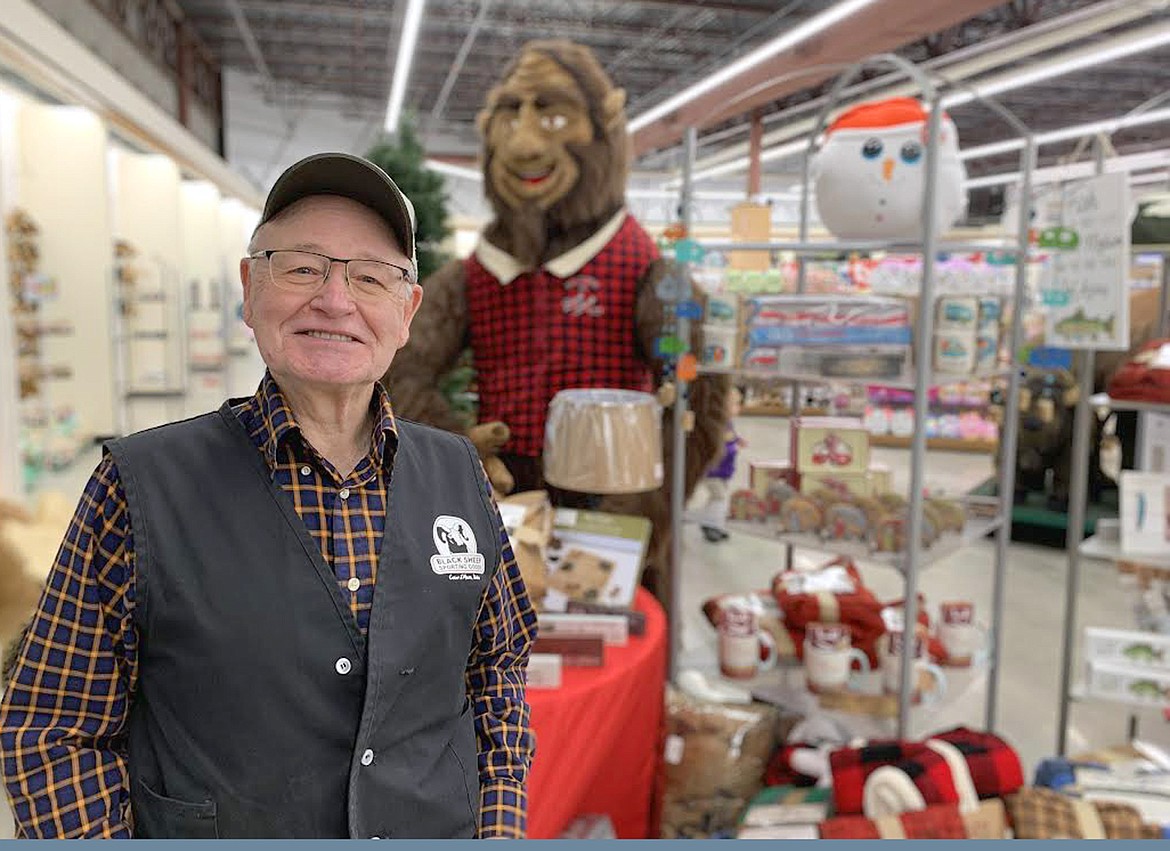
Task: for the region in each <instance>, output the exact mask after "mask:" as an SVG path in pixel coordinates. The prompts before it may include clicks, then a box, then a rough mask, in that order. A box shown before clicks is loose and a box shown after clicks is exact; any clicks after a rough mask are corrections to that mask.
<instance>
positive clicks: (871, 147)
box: [861, 139, 885, 160]
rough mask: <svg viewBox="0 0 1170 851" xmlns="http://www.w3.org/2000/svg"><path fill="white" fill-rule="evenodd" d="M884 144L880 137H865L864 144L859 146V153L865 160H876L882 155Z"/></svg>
mask: <svg viewBox="0 0 1170 851" xmlns="http://www.w3.org/2000/svg"><path fill="white" fill-rule="evenodd" d="M883 150H885V146H884V145H883V144H882V140H881V139H867V140H866V141H865V144H864V145H862V146H861V155H862V156H863V157H865V158H866V159H867V160H876V159H877V158H878V157H880V156H881V155H882V151H883Z"/></svg>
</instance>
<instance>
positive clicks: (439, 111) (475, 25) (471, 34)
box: [427, 0, 492, 127]
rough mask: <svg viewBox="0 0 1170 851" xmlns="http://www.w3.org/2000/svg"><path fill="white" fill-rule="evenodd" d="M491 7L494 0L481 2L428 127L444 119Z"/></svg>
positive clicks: (436, 101)
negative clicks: (457, 82) (449, 99)
mask: <svg viewBox="0 0 1170 851" xmlns="http://www.w3.org/2000/svg"><path fill="white" fill-rule="evenodd" d="M491 7H492V0H479V9H478V10H477V11H476V13H475V20H474V21H472V22H471V26H470V27H469V28H468V30H467V35H466V36H464V38H463V44H461V45H459V52H458V53H456V54H455V61H454V62H452V63H451V70H450V71H448V72H447V78H446V79H445V80H443V85H442V87H440V89H439V94H438V96H437V97H436V98H435V105H434V106H432V107H431V115H430V118H429V119H428V120H427V126H428V127H433V126H434V125H435V123H436V122H437V121H438V120H439V119H440V118H442V117H443V110H444V109H445V108H446V107H447V98H449V97H450V96H451V90H452V89H453V88H454V87H455V81H456V80H458V79H459V73H460V72H461V71H462V70H463V65H464V63H465V62H466V61H467V54H469V53H470V52H471V48H472V45H474V44H475V39H476V37H477V36H478V35H479V31H480V29H481V28H482V27H483V22H484V19H485V18H486V17H487V14H488V11H489V10H490V9H491Z"/></svg>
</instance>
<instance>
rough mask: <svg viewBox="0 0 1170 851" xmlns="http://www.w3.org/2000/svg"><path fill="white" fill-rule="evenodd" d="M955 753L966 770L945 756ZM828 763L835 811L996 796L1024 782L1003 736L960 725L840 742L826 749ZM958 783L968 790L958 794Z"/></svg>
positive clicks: (878, 810)
mask: <svg viewBox="0 0 1170 851" xmlns="http://www.w3.org/2000/svg"><path fill="white" fill-rule="evenodd" d="M938 742H942V743H943V744H942V745H941V746H940V745H938V744H937V743H938ZM948 746H949V747H948ZM956 752H957V754H958V756H956ZM959 757H961V759H962V761H963V762H965V764H966V769H967V771H966V773H964V772H962V770H961V769H962V766H961V765H960V766H958V768H959V769H960V770H959V774H958V776H956V771H955V767H953V766H952V764H951V762H950V761H948V759H950V760H956V759H958V758H959ZM829 765H830V768H831V769H832V772H833V809H834V812H836V813H838V814H839V815H860V814H862V813H864V814H866V815H868V816H875V815H887V814H897V813H899V812H903V811H906V810H913V809H920V808H921V806H922V805H930V804H958V803H961V802H963V799H964V797H974V798H977V799H980V800H986V799H988V798H999V797H1003V796H1004V795H1008V794H1011V793H1012V792H1015V791H1016V790H1018V789H1020V788H1021V787H1022V786H1023V785H1024V769H1023V766H1022V765H1021V764H1020V758H1019V755H1018V754H1017V753H1016V752H1015V750H1014V749H1013V748H1012V747H1011V746H1010V745H1009V744H1007V742H1005V741H1004V740H1003V739H1000V738H999V737H998V736H995V735H993V734H990V733H980V732H977V731H974V730H969V729H967V728H965V727H958V728H956V729H954V730H949V731H947V732H945V733H941V734H939V735H937V736H935V737H934V738H933V739H932V740H930V741H926V742H903V741H897V740H891V741H877V742H871V743H870V744H868V745H866V746H865V747H862V748H842V749H840V750H836V751H833V753H831V754H830V755H829ZM879 772H880V773H879ZM875 775H877V776H876V777H875ZM972 786H973V789H971V787H972ZM964 789H970V794H969V795H967V796H964V795H963V794H961V793H962V792H963V791H964Z"/></svg>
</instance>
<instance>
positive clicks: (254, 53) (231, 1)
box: [224, 0, 272, 83]
mask: <svg viewBox="0 0 1170 851" xmlns="http://www.w3.org/2000/svg"><path fill="white" fill-rule="evenodd" d="M224 3H225V4H226V5H227V7H228V11H229V12H230V13H231V16H232V19H233V20H234V21H235V26H236V29H237V30H238V31H239V33H240V38H242V39H243V40H244V46H245V47H246V48H247V49H248V55H249V56H251V57H252V62H253V64H254V65H255V66H256V70H257V71H259V72H260V74H261V76H263V77H264V78H265V79H266V80H268V82H270V83H271V82H272V74H270V73H269V71H268V63H266V62H265V61H264V52H263V51H261V50H260V45H259V44H258V43H257V42H256V36H255V34H254V33H253V32H252V27H251V26H249V25H248V18H247V16H246V15H245V14H244V10H243V9H241V8H240V3H239V0H224Z"/></svg>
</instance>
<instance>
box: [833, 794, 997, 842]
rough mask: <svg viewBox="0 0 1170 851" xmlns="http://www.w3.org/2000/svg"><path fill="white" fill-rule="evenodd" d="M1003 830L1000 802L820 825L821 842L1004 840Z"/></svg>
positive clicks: (945, 806)
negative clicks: (967, 808)
mask: <svg viewBox="0 0 1170 851" xmlns="http://www.w3.org/2000/svg"><path fill="white" fill-rule="evenodd" d="M1006 827H1007V819H1006V816H1005V815H1004V810H1003V802H1002V801H1000V800H991V801H984V802H983V803H981V804H980V805H979V807H978V808H977V809H975V810H973V811H971V812H966V813H964V812H960V811H959V807H958V805H957V804H935V805H934V806H931V807H927V808H926V809H925V810H919V811H917V812H912V813H902V814H901V815H899V816H885V817H883V818H880V819H867V818H866V817H865V816H838V817H836V818H831V819H828V820H826V821H824V822H822V823H821V839H1003V838H1004V832H1005V829H1006Z"/></svg>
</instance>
